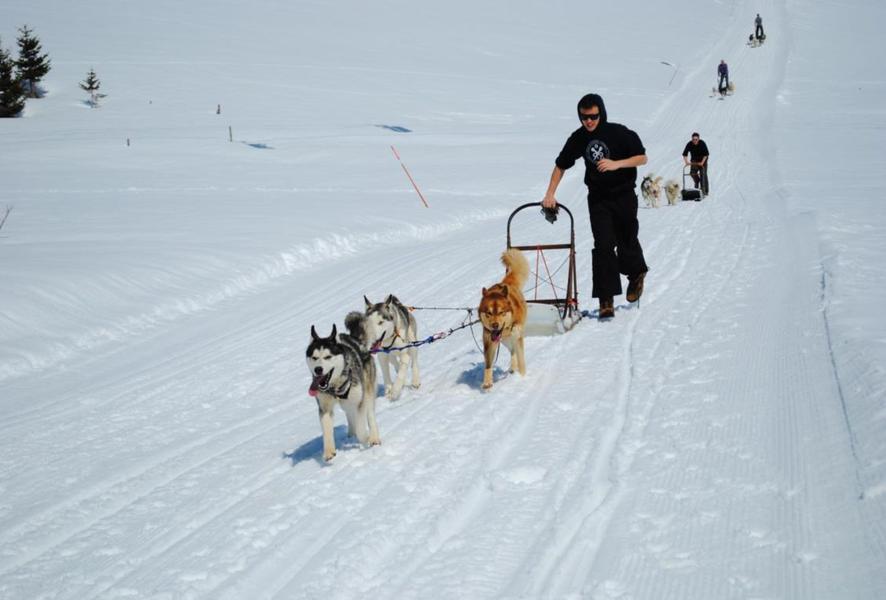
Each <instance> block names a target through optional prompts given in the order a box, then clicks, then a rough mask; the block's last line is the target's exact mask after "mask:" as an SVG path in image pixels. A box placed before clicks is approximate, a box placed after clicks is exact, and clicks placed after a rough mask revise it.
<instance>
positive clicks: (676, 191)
mask: <svg viewBox="0 0 886 600" xmlns="http://www.w3.org/2000/svg"><path fill="white" fill-rule="evenodd" d="M661 181H662V178H661V177H656V176H655V174H653V173H650V174H648V175H646V176H645V177H643V180H642V181H641V182H640V193H641V194H642V195H643V200H644V201H645V202H646V206H647V207H649V208H658V207H659V206H660V201H661V189H662V188H661ZM664 191H665V195H666V196H667V198H668V204H670V205H674V204H677V199H678V198H679V196H680V184H679V183H677V182H676V181H674V180H673V179H669V180H668V181H667V182H666V183H665V186H664Z"/></svg>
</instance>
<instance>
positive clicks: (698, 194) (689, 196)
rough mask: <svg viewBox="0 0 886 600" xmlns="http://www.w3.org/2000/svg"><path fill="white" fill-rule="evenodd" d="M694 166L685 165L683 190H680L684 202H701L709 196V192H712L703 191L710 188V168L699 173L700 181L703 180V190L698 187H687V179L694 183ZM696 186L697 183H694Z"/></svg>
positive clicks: (705, 168)
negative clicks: (692, 173)
mask: <svg viewBox="0 0 886 600" xmlns="http://www.w3.org/2000/svg"><path fill="white" fill-rule="evenodd" d="M691 172H692V165H684V166H683V189H682V190H680V197H681V198H682V199H683V200H695V201H696V202H699V201H701V199H702V198H704V197H705V196H706V195H707V192H708V191H710V189H708V190H707V191H702V190H703V189H704V188H708V186H709V184H708V181H707V179H708V168H707V166H705V167H704V168H702V169H701V170H700V171H699V179H701V184H702V189H698V188H696V187H688V186H687V185H686V178H687V177H688V178H689V180H690V181H692V175H691ZM692 183H693V184H694V183H695V181H692Z"/></svg>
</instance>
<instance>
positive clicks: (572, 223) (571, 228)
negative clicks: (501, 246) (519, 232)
mask: <svg viewBox="0 0 886 600" xmlns="http://www.w3.org/2000/svg"><path fill="white" fill-rule="evenodd" d="M533 206H541V202H527V203H526V204H523V205H521V206H518V207H517V208H515V209H514V211H513V212H512V213H511V216H510V217H508V248H512V247H513V246H511V221H513V220H514V216H515V215H516V214H517V213H518V212H520V211H522V210H525V209H527V208H530V207H533ZM557 208H558V209H560V208H562V209H563V210H565V211H566V214H567V215H569V243H568V244H546V245H544V246H542V248H545V249H548V248H552V249H557V248H562V249H566V248H574V247H575V218H573V216H572V211H571V210H569V209H568V208H567V207H566V205H565V204H560V203H559V202H558V203H557ZM535 247H536V246H528V247H526V248H523V247H520V246H517V248H519V249H521V250H529V249H534V248H535Z"/></svg>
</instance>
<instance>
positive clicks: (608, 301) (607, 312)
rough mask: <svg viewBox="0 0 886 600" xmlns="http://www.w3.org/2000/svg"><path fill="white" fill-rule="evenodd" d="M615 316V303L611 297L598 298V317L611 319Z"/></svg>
mask: <svg viewBox="0 0 886 600" xmlns="http://www.w3.org/2000/svg"><path fill="white" fill-rule="evenodd" d="M614 316H615V304H614V302H613V301H612V298H600V310H599V311H598V312H597V318H598V319H611V318H612V317H614Z"/></svg>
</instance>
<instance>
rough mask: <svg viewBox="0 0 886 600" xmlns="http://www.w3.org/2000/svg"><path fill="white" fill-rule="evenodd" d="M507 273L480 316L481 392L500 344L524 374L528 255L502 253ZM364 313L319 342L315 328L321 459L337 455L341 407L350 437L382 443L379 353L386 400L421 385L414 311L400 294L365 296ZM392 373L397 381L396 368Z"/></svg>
mask: <svg viewBox="0 0 886 600" xmlns="http://www.w3.org/2000/svg"><path fill="white" fill-rule="evenodd" d="M501 262H502V263H503V264H504V266H505V275H504V278H503V279H502V280H501V282H500V283H496V284H495V285H493V286H491V287H489V288H483V289H482V291H481V299H480V305H479V308H478V313H479V315H480V322H481V324H482V325H483V360H484V370H483V389H486V390H488V389H490V388H491V387H492V367H493V363H494V362H495V357H496V354H497V353H498V348H499V345H500V344H504V345H505V347H506V348H507V349H508V350H509V351H510V353H511V365H510V370H511V372H513V371H517V372H519V373H520V375H525V374H526V358H525V356H524V350H523V347H524V346H523V331H524V326H525V324H526V300H525V299H524V298H523V292H522V290H523V286H524V284H525V283H526V280H527V278H528V276H529V263H528V262H527V261H526V257H524V256H523V254H522V252H520V251H519V250H517V249H513V248H512V249H510V250H507V251H506V252H504V253H503V254H502V255H501ZM363 300H364V302H365V304H366V305H365V308H364V310H363V312H359V311H354V312H350V313H348V314H347V316H346V317H345V328H346V329H347V333H345V332H342V333H339V332H338V330H337V328H336V326H335V325H334V324H333V326H332V333H330V334H329V336H328V337H320V336H319V335H317V331H316V329H315V328H314V326H313V325H311V340H310V342H309V344H308V348H307V351H306V352H305V356H306V360H307V365H308V371H309V372H310V374H311V385H310V387H309V388H308V394H310V395H311V396H313V397H314V398H316V400H317V408H318V411H319V413H320V428H321V429H322V431H323V460H326V461H329V460H332V458H333V457H335V453H336V449H335V437H334V435H333V411H334V409H335V405H336V404H338V405H340V406H341V408H342V410H343V411H344V413H345V416H346V418H347V422H348V437H356V438H357V440H358V441H359V442H360V443H361V444H369V445H370V446H376V445H378V444H381V437H380V436H379V433H378V423H377V422H376V419H375V398H376V394H377V390H376V368H375V362H374V361H373V358H372V355H373V354H377V355H378V363H379V366H380V367H381V372H382V377H383V379H384V389H385V396H387V397H388V398H390V399H391V400H397V399H399V398H400V394H401V392H402V391H403V387H404V386H405V384H406V378H407V375H408V373H409V371H411V373H412V379H411V382H410V383H411V386H412V387H413V388H417V387H419V385H420V384H421V377H420V375H419V369H418V350H417V348H416V345H417V344H416V342H417V341H418V326H417V325H416V321H415V317H414V316H413V315H412V313H411V312H410V311H409V309H408V308H407V307H406V306H404V305H403V303H401V302H400V300H399V299H398V298H397V297H396V296H394V295H388V297H387V298H386V299H385V300H384V302H378V303H372V302H370V301H369V299H368V298H367V297H366V296H363ZM391 366H393V367H394V369H393V370H394V375H393V376H392V375H391V372H390V368H391Z"/></svg>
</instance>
